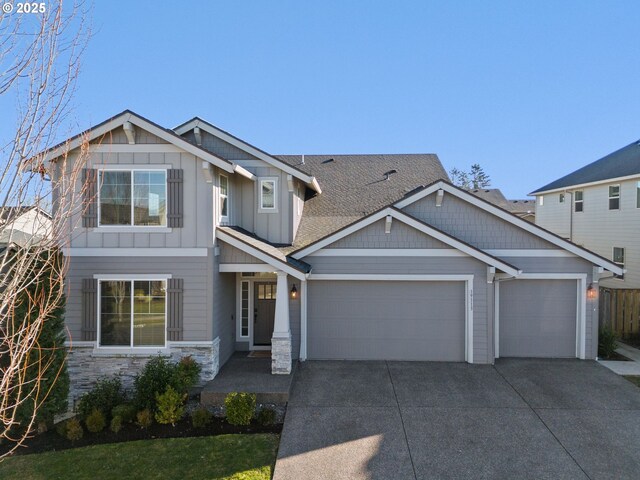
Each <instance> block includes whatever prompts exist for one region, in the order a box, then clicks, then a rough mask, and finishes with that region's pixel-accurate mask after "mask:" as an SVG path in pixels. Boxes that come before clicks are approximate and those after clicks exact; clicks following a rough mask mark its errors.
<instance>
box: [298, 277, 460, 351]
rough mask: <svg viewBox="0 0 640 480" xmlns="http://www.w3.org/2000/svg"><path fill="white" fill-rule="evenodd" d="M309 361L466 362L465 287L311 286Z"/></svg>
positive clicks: (338, 283)
mask: <svg viewBox="0 0 640 480" xmlns="http://www.w3.org/2000/svg"><path fill="white" fill-rule="evenodd" d="M308 302H309V303H308V320H307V321H308V352H309V353H308V356H309V358H310V359H362V360H364V359H366V360H373V359H384V360H433V361H436V360H440V361H464V357H465V355H464V349H465V340H464V339H465V287H464V283H463V282H378V281H375V282H372V281H362V282H356V281H335V282H319V281H316V282H310V283H309V300H308Z"/></svg>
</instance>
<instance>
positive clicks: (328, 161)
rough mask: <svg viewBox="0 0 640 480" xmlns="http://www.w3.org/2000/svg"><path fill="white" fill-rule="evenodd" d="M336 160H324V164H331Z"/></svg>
mask: <svg viewBox="0 0 640 480" xmlns="http://www.w3.org/2000/svg"><path fill="white" fill-rule="evenodd" d="M334 161H335V160H334V159H333V158H328V159H326V160H323V161H322V163H331V162H334Z"/></svg>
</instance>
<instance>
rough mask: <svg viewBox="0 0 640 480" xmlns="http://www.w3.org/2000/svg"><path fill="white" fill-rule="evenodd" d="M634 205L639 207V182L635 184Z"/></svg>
mask: <svg viewBox="0 0 640 480" xmlns="http://www.w3.org/2000/svg"><path fill="white" fill-rule="evenodd" d="M636 207H637V208H640V182H638V184H637V185H636Z"/></svg>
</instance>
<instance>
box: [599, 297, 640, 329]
mask: <svg viewBox="0 0 640 480" xmlns="http://www.w3.org/2000/svg"><path fill="white" fill-rule="evenodd" d="M599 320H600V325H610V326H611V328H612V329H613V331H614V332H615V333H617V334H618V335H619V336H620V337H621V338H624V337H628V336H630V335H640V290H623V289H619V288H616V289H614V288H604V287H602V288H600V318H599Z"/></svg>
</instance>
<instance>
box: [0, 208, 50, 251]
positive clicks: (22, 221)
mask: <svg viewBox="0 0 640 480" xmlns="http://www.w3.org/2000/svg"><path fill="white" fill-rule="evenodd" d="M51 228H52V223H51V215H50V214H49V213H48V212H46V211H44V210H43V209H41V208H39V207H35V206H21V207H4V208H0V246H5V247H6V246H7V245H19V246H21V247H26V246H29V245H33V244H36V243H39V242H41V241H42V240H45V239H48V238H51V233H52V232H51Z"/></svg>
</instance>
